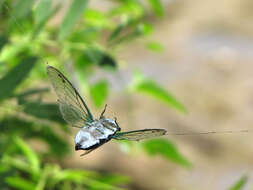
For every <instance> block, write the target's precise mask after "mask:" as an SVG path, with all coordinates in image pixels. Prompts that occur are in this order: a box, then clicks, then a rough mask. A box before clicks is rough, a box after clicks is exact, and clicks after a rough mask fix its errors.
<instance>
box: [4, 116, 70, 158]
mask: <svg viewBox="0 0 253 190" xmlns="http://www.w3.org/2000/svg"><path fill="white" fill-rule="evenodd" d="M60 126H61V127H64V128H63V129H64V130H65V131H66V130H68V129H69V128H66V126H65V125H60ZM0 129H1V130H0V135H1V134H2V135H3V136H7V137H9V136H11V135H12V134H18V135H19V136H21V137H24V138H25V139H37V140H41V141H42V143H46V145H48V147H49V151H48V152H49V153H50V156H52V155H54V156H63V155H64V154H66V153H68V152H69V148H70V147H69V144H68V143H67V142H66V139H65V137H64V136H62V135H61V136H59V135H58V134H57V133H56V132H55V131H54V130H53V127H52V126H47V125H41V123H36V124H35V123H32V122H28V121H25V120H22V119H19V118H17V117H7V118H6V117H5V118H4V119H3V120H1V121H0ZM10 140H11V139H10Z"/></svg>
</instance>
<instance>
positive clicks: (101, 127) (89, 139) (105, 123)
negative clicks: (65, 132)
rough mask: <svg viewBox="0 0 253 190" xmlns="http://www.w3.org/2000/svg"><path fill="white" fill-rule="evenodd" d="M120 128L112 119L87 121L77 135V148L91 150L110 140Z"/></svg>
mask: <svg viewBox="0 0 253 190" xmlns="http://www.w3.org/2000/svg"><path fill="white" fill-rule="evenodd" d="M117 131H120V128H119V126H118V124H117V122H115V121H114V120H112V119H109V118H104V117H102V118H100V119H99V120H97V119H96V120H94V121H92V122H91V123H87V124H86V125H85V126H84V127H83V128H82V129H81V130H80V131H79V132H78V133H77V134H76V137H75V144H76V150H79V149H83V150H89V149H91V148H94V147H96V146H100V145H101V144H103V143H105V142H107V141H109V140H110V139H111V137H112V136H113V135H114V134H115V133H116V132H117Z"/></svg>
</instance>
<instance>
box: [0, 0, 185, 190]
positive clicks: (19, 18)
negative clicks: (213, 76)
mask: <svg viewBox="0 0 253 190" xmlns="http://www.w3.org/2000/svg"><path fill="white" fill-rule="evenodd" d="M59 2H60V1H59ZM147 2H148V4H145V3H143V2H142V1H136V0H114V1H113V4H112V6H111V7H110V8H108V9H107V10H105V11H101V10H98V9H94V8H91V7H90V6H89V1H87V0H73V1H71V4H70V6H69V7H67V11H66V13H65V15H64V17H63V18H60V16H59V15H57V13H59V11H60V10H61V8H62V6H64V4H63V3H62V2H60V3H59V4H57V3H56V2H55V1H52V0H40V1H35V0H22V1H15V0H0V31H1V32H0V76H1V77H0V89H1V91H0V108H1V109H0V129H1V130H0V150H1V151H0V162H1V163H2V164H1V165H0V179H5V180H4V181H2V180H0V188H1V187H3V186H4V187H7V186H9V187H11V188H15V189H37V190H39V189H44V188H47V187H48V189H54V187H55V185H56V184H57V186H61V187H62V189H71V188H73V187H75V189H78V188H82V187H85V188H89V189H119V188H117V187H116V186H115V185H118V184H125V183H128V182H129V179H128V178H126V177H125V176H120V175H100V174H98V173H94V172H88V171H84V170H81V171H80V170H69V169H67V170H66V169H65V170H64V169H61V168H60V167H59V166H58V165H54V164H48V163H46V161H45V160H47V159H48V158H64V156H66V154H67V153H68V152H69V150H70V147H69V146H70V145H69V143H68V142H67V141H66V140H65V139H66V138H65V136H66V135H68V133H69V128H67V127H66V125H65V122H64V121H63V119H62V117H61V115H60V113H59V109H58V107H57V105H56V104H55V103H46V102H44V101H43V97H44V96H45V95H47V94H48V92H49V89H48V88H44V87H43V82H42V80H44V79H45V78H46V74H45V63H46V62H49V63H50V65H55V66H56V67H57V68H59V69H60V70H64V69H67V70H69V71H70V72H68V74H69V75H70V78H73V79H75V86H77V87H78V88H79V89H80V90H81V91H82V92H83V91H85V93H86V95H87V96H88V95H90V96H89V97H90V99H91V100H92V101H93V103H94V105H95V106H96V107H97V108H101V107H102V106H103V105H104V104H105V102H106V100H107V97H108V96H109V95H110V92H111V90H112V89H110V85H109V84H110V83H109V81H108V79H106V78H105V79H101V78H98V79H97V80H96V81H95V82H93V83H92V84H91V83H90V82H89V78H92V77H93V76H94V75H95V74H96V72H97V71H98V70H99V71H103V72H109V73H113V72H117V71H118V70H119V69H120V61H119V60H118V58H117V52H118V50H120V48H123V47H124V45H125V44H126V43H131V42H133V41H134V40H137V39H140V38H144V39H146V37H147V36H148V35H150V34H151V33H152V31H153V30H154V28H153V25H152V23H151V22H150V21H149V20H148V17H147V16H148V15H149V16H150V14H153V16H158V17H161V16H162V15H164V9H163V6H162V3H161V1H160V0H148V1H147ZM148 8H149V9H148ZM150 11H151V12H150ZM56 15H57V17H54V16H56ZM53 18H56V20H57V21H60V24H57V22H55V20H54V19H53ZM146 41H147V42H144V43H145V47H147V50H152V51H153V52H161V51H162V50H163V46H162V45H161V44H160V43H158V42H155V41H153V40H151V41H149V40H146ZM78 79H79V80H78ZM80 81H81V83H82V85H80V84H79V82H80ZM34 86H36V88H34ZM124 88H125V89H127V90H129V92H131V93H143V94H144V95H145V94H146V95H148V96H151V97H153V98H155V99H157V100H159V101H161V102H164V103H165V104H166V105H168V106H169V107H170V108H173V109H176V110H179V111H181V112H183V113H184V112H186V109H185V108H184V106H183V105H182V104H181V103H180V102H179V101H178V100H177V99H176V98H175V97H173V96H172V95H171V93H169V92H168V91H167V90H166V89H165V88H163V87H161V86H160V85H159V84H158V83H156V82H154V81H153V80H151V79H148V78H147V77H143V76H142V75H134V77H133V80H132V82H129V83H128V84H127V85H126V86H125V87H124ZM59 132H61V135H59ZM21 139H26V140H39V141H40V142H41V143H42V144H45V145H46V146H47V150H46V151H44V152H38V153H35V152H33V150H31V148H29V146H28V145H27V144H26V143H24V141H23V140H21ZM10 142H11V143H10ZM141 147H142V150H144V151H145V152H147V153H148V154H150V155H155V154H157V155H161V156H163V157H164V158H165V159H169V160H173V161H174V162H176V163H178V164H181V165H183V166H189V165H190V164H189V162H188V161H187V159H185V158H184V157H183V156H182V155H181V154H179V151H178V150H177V148H176V147H175V146H174V145H173V144H172V143H171V142H170V141H168V140H166V139H157V140H150V141H146V142H144V143H143V144H141ZM157 147H159V148H157ZM63 186H64V187H63ZM66 187H69V188H66ZM57 189H60V188H57Z"/></svg>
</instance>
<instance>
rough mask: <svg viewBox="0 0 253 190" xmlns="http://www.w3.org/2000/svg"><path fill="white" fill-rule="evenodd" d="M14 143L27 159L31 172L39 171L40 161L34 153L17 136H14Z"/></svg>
mask: <svg viewBox="0 0 253 190" xmlns="http://www.w3.org/2000/svg"><path fill="white" fill-rule="evenodd" d="M14 141H15V143H16V144H17V146H18V147H19V149H20V150H21V151H22V152H23V153H24V155H25V156H26V158H27V160H28V161H29V163H30V164H29V166H30V168H31V169H32V171H33V172H35V173H39V171H40V162H39V158H38V157H37V155H36V153H35V152H34V151H33V150H32V149H31V148H30V147H29V146H28V145H27V144H26V143H25V142H24V141H23V140H22V139H21V138H19V137H16V138H14Z"/></svg>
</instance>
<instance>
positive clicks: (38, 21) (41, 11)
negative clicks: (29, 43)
mask: <svg viewBox="0 0 253 190" xmlns="http://www.w3.org/2000/svg"><path fill="white" fill-rule="evenodd" d="M59 8H60V6H56V7H55V8H54V9H52V1H51V0H41V1H40V3H39V5H38V6H37V8H36V9H35V27H34V28H35V29H34V31H33V35H32V38H33V39H34V38H35V37H36V36H37V35H38V34H39V33H40V31H41V30H42V28H43V27H44V25H45V24H46V23H47V21H48V20H49V19H50V18H51V17H52V16H53V15H55V14H56V13H57V12H58V10H59Z"/></svg>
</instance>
